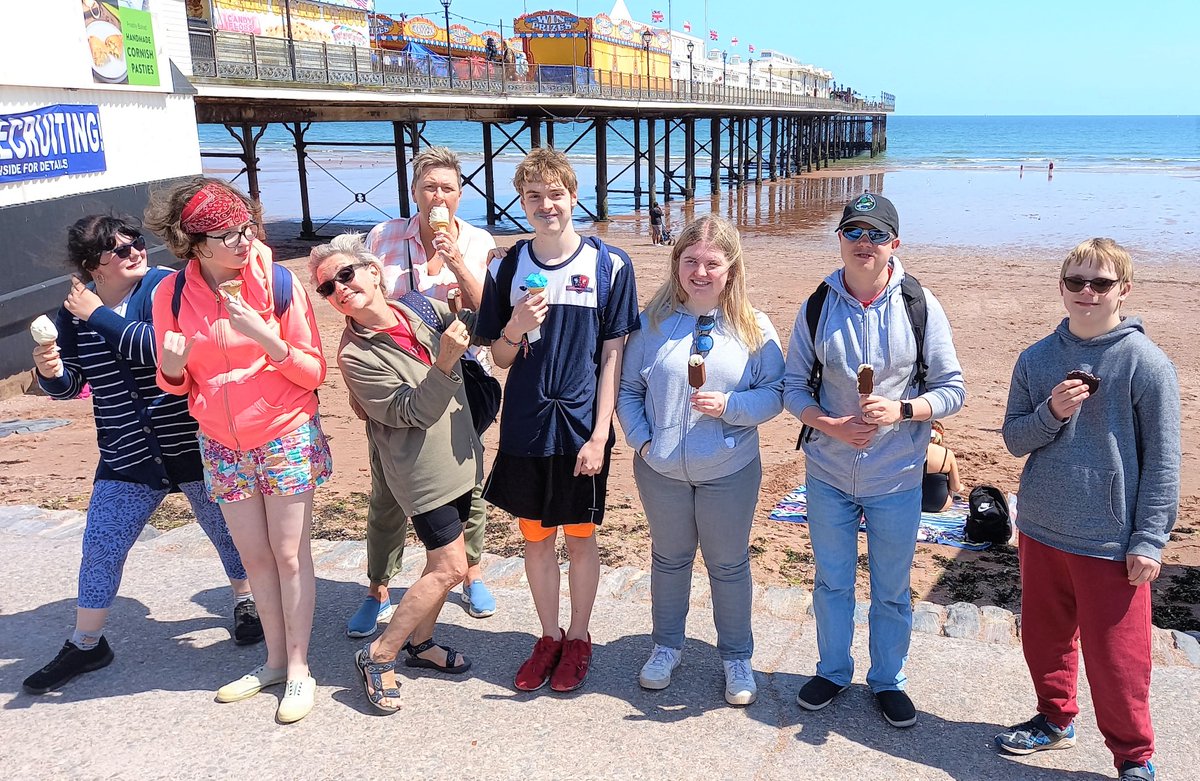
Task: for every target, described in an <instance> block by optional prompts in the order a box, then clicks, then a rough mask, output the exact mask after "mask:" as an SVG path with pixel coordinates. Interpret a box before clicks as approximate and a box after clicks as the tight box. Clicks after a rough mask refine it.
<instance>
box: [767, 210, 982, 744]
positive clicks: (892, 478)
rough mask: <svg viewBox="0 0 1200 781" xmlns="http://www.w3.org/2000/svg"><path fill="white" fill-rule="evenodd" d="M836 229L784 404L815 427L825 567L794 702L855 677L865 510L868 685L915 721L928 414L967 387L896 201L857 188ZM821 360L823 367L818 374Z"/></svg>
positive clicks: (809, 440) (807, 449)
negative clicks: (919, 324)
mask: <svg viewBox="0 0 1200 781" xmlns="http://www.w3.org/2000/svg"><path fill="white" fill-rule="evenodd" d="M837 235H838V246H839V248H840V250H841V258H842V268H840V269H838V270H837V271H834V272H833V273H832V274H830V275H829V276H827V277H826V278H825V285H826V286H827V287H825V288H819V290H824V292H825V293H826V294H827V295H826V296H825V298H824V301H823V306H822V307H821V313H820V315H819V320H818V321H817V331H816V334H815V338H814V339H810V338H809V333H810V332H809V328H808V307H809V306H812V305H813V302H814V298H813V297H810V298H809V299H808V300H807V301H805V303H804V304H803V305H802V306H801V308H800V312H799V313H798V314H797V315H796V322H795V326H794V328H793V329H792V335H793V336H792V340H791V344H790V346H789V348H788V358H787V375H786V377H785V380H784V393H783V401H784V406H785V407H786V408H787V410H788V411H789V412H791V413H792V414H793V415H795V416H796V417H797V418H799V419H800V421H801V423H804V424H805V425H806V426H809V427H811V429H812V432H813V436H811V437H807V436H806V437H804V438H803V439H804V442H803V447H804V461H805V469H806V472H807V474H806V480H805V482H806V485H807V488H808V521H809V523H808V528H809V534H810V536H811V538H812V549H813V557H814V559H815V560H816V565H817V567H816V576H815V579H814V584H813V610H814V613H815V615H816V619H817V652H818V661H817V669H816V674H815V675H814V676H813V677H812V678H811V679H809V681H808V682H807V683H805V684H804V686H803V687H802V688H801V689H800V693H799V696H798V697H797V700H798V702H799V703H800V706H801V707H803V708H806V709H808V710H820V709H821V708H824V707H825V706H827V705H829V703H830V702H832V701H833V699H834V698H835V697H836V696H837V695H838V694H840V693H841V692H843V691H845V690H846V689H847V688H848V687H849V686H850V681H851V680H852V679H853V675H854V658H853V656H851V653H850V648H851V643H852V641H853V639H854V580H855V575H856V571H857V568H858V528H859V521H860V520H861V519H862V517H863V516H866V520H867V524H866V531H867V551H868V555H869V557H870V564H871V566H870V574H871V610H870V615H869V619H868V621H869V625H870V655H871V668H870V669H869V670H868V671H867V685H868V686H869V687H870V688H871V691H872V692H873V693H874V694H875V700H876V702H877V703H878V705H879V708H880V710H881V711H882V713H883V717H884V719H885V720H886V721H887V722H888V723H889V724H891V725H892V726H894V727H910V726H912V725H913V724H916V722H917V712H916V708H915V707H914V706H913V703H912V700H911V699H910V698H909V696H908V694H907V693H906V692H905V691H904V689H905V687H906V685H907V683H908V678H907V676H906V675H905V674H904V665H905V661H906V660H907V658H908V648H909V643H910V641H911V637H912V591H911V588H910V585H911V571H912V562H913V555H914V553H915V550H916V541H917V530H918V528H919V526H920V523H921V480H922V477H923V473H924V469H923V465H924V463H925V451H926V444H927V443H928V442H929V424H928V422H927V421H930V420H933V419H934V418H945V417H948V416H950V415H953V414H954V413H956V412H958V411H959V409H961V408H962V405H963V400H964V398H965V395H966V388H965V385H964V383H963V378H962V369H961V368H960V367H959V363H958V356H957V354H956V353H955V350H954V344H953V342H952V341H951V333H950V323H949V321H948V320H947V318H946V313H945V311H944V310H943V309H942V306H941V304H940V303H939V302H938V300H937V299H936V298H935V297H934V296H933V294H932V293H930V292H929V291H928V290H926V289H924V288H922V287H920V286H918V285H913V284H912V281H909V282H908V283H905V275H906V271H905V268H904V266H902V265H901V263H900V260H899V258H897V257H895V256H894V255H893V254H892V253H893V252H894V251H895V250H896V249H897V248H899V246H900V215H899V214H897V212H896V207H895V206H894V205H893V204H892V202H891V201H889V200H888V199H887V198H884V197H883V196H882V195H877V194H874V193H864V194H862V195H860V196H859V197H857V198H855V199H854V200H853V201H851V202H850V203H848V204H846V207H845V209H843V210H842V219H841V221H840V222H839V223H838V227H837ZM906 284H907V286H909V287H910V288H911V287H917V289H918V290H919V291H920V294H921V295H923V296H924V300H925V309H926V324H925V329H924V330H925V333H924V341H923V344H922V349H923V356H924V361H923V363H924V366H922V365H920V363H919V362H918V360H917V356H918V352H917V341H916V335H915V334H914V332H913V325H912V321H911V320H910V317H909V313H908V311H907V310H908V306H907V305H906V304H905V301H904V295H905V294H904V288H905V286H906ZM818 361H819V362H820V365H821V371H820V373H817V372H814V365H815V364H816V362H818ZM922 369H924V370H925V371H924V376H923V377H922V376H921V370H922ZM818 380H819V384H818Z"/></svg>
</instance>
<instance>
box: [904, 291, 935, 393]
mask: <svg viewBox="0 0 1200 781" xmlns="http://www.w3.org/2000/svg"><path fill="white" fill-rule="evenodd" d="M900 293H901V295H903V296H904V308H905V309H907V310H908V322H909V323H910V324H911V325H912V330H913V336H914V337H915V338H916V341H917V372H916V374H915V376H914V377H913V384H914V385H916V386H917V390H918V391H922V392H923V391H924V390H925V377H926V376H927V375H928V374H929V364H927V363H926V362H925V323H926V322H927V321H928V319H929V311H928V308H927V307H926V304H925V290H924V288H922V287H921V283H920V281H918V280H917V278H916V277H914V276H913V275H912V274H909V273H908V272H905V274H904V279H902V280H900Z"/></svg>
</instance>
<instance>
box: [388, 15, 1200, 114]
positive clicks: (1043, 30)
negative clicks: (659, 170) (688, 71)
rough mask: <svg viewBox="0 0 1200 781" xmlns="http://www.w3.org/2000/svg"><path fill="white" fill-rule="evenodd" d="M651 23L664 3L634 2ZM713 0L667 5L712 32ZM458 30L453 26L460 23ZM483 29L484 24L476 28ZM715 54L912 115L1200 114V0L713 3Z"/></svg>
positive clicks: (696, 30) (492, 18)
mask: <svg viewBox="0 0 1200 781" xmlns="http://www.w3.org/2000/svg"><path fill="white" fill-rule="evenodd" d="M626 4H627V6H628V7H629V11H630V14H631V15H632V16H633V17H634V18H635V19H637V20H639V21H644V22H647V23H648V22H650V13H651V11H653V10H660V11H662V12H663V13H664V14H666V13H667V12H668V3H667V2H666V0H626ZM376 8H377V9H378V10H379V11H381V12H383V13H407V14H409V15H414V14H422V15H425V16H429V17H431V18H434V19H441V18H442V16H441V14H442V6H441V4H440V2H439V0H376ZM611 8H612V3H611V2H599V3H596V2H587V1H586V0H580V2H575V0H565V1H564V0H524V1H523V0H452V3H451V6H450V11H451V14H452V16H458V15H461V16H465V17H469V18H472V19H481V20H488V21H489V22H491V23H492V24H497V23H499V21H500V19H501V18H503V19H504V20H505V28H506V30H505V31H506V32H507V31H508V29H509V28H510V26H511V24H512V19H513V18H514V17H517V16H520V15H521V14H523V13H525V12H526V11H527V10H528V11H538V10H547V9H560V10H566V11H571V12H573V13H574V12H576V10H577V9H578V13H579V15H580V16H594V15H595V14H598V13H608V11H609V10H611ZM704 8H705V3H704V1H703V0H673V2H671V3H670V6H669V10H670V11H671V14H672V18H673V20H674V29H676V30H681V29H682V25H683V22H684V20H685V19H686V20H688V21H690V22H691V23H692V34H693V35H700V36H704V35H705V34H706V31H705V29H704ZM451 21H452V23H453V22H454V21H455V20H453V19H452V20H451ZM468 26H472V27H475V25H468ZM708 26H709V27H710V28H714V29H716V30H717V32H718V33H719V34H720V36H721V40H720V42H718V43H717V44H715V45H717V46H720V47H728V46H729V39H730V37H732V36H737V38H738V46H737V47H736V48H735V49H732V50H731V51H736V52H739V53H741V54H742V55H743V56H745V55H746V54H747V51H746V46H747V45H748V44H751V43H752V44H754V46H755V48H756V49H760V50H761V49H778V50H780V51H782V52H784V53H787V54H791V55H793V56H796V57H799V58H800V59H802V60H804V61H805V62H808V63H811V64H813V65H817V66H819V67H822V68H826V69H828V70H831V71H833V73H834V78H835V79H836V80H837V81H838V83H839V84H843V83H844V84H848V85H850V86H852V87H853V88H854V89H856V90H858V91H859V92H861V93H863V94H866V95H877V94H878V93H879V92H880V91H881V90H882V91H886V92H891V93H893V94H894V95H896V100H897V113H901V114H1196V113H1200V0H1142V2H1128V1H1126V2H1117V1H1115V0H1092V1H1091V2H1084V0H1001V1H1000V2H987V3H985V2H981V1H979V0H957V1H956V2H950V1H949V0H877V2H874V3H853V2H848V3H838V2H824V3H814V2H804V0H710V2H709V3H708Z"/></svg>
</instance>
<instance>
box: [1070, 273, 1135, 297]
mask: <svg viewBox="0 0 1200 781" xmlns="http://www.w3.org/2000/svg"><path fill="white" fill-rule="evenodd" d="M1120 281H1121V280H1119V279H1105V278H1104V277H1097V278H1096V279H1084V278H1083V277H1063V278H1062V283H1063V286H1064V287H1066V288H1067V290H1070V291H1071V292H1072V293H1082V292H1083V289H1084V288H1085V287H1090V288H1091V289H1092V292H1094V293H1096V295H1100V296H1102V295H1104V294H1105V293H1107V292H1108V291H1110V290H1112V289H1113V285H1115V284H1117V283H1118V282H1120Z"/></svg>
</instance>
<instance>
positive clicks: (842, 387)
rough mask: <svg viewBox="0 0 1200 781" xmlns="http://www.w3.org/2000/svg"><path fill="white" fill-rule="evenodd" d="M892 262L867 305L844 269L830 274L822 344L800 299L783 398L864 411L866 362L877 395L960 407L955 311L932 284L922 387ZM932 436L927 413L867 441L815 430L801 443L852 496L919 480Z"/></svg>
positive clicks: (795, 404)
mask: <svg viewBox="0 0 1200 781" xmlns="http://www.w3.org/2000/svg"><path fill="white" fill-rule="evenodd" d="M891 263H892V278H891V280H889V281H888V284H887V287H886V288H884V291H883V292H882V293H880V294H879V296H878V297H877V298H876V299H875V300H874V301H872V302H871V304H870V306H867V307H864V306H863V305H862V303H861V302H860V301H859V300H858V299H856V298H855V297H854V296H853V295H852V294H851V293H850V292H849V291H847V290H846V287H845V284H844V283H843V282H842V272H841V270H840V269H839V270H837V271H835V272H833V273H832V274H830V275H829V276H827V277H826V278H825V281H826V282H827V283H829V288H830V289H829V296H828V297H827V298H826V299H825V307H824V309H823V311H822V313H821V319H820V321H819V322H818V323H817V338H816V344H815V345H814V344H813V342H812V341H810V340H809V338H808V322H807V319H806V317H805V314H804V313H805V310H806V308H807V307H808V301H805V302H804V305H803V306H801V307H800V312H799V313H798V314H797V315H796V324H795V326H794V328H793V329H792V340H791V344H789V345H788V359H787V375H786V377H785V379H784V388H783V405H784V407H785V408H786V409H787V411H788V412H790V413H792V414H793V415H795V416H796V417H797V418H799V417H800V414H801V413H802V412H804V410H806V409H807V408H809V407H814V406H817V407H820V408H822V409H823V410H825V412H826V413H828V414H829V415H831V416H835V417H842V416H847V415H853V416H858V415H861V414H862V408H861V406H860V404H859V395H858V367H859V366H860V365H862V364H864V363H867V364H870V365H871V366H872V367H873V368H874V369H875V395H877V396H883V397H884V398H888V399H893V400H896V401H900V400H905V399H913V398H916V397H917V396H918V395H920V397H921V398H923V399H925V400H926V401H928V402H929V405H930V407H931V408H932V409H933V417H934V419H941V418H946V417H949V416H950V415H953V414H954V413H956V412H958V411H959V410H960V409H962V405H963V400H964V399H965V398H966V385H965V384H964V383H963V376H962V368H961V367H960V366H959V364H958V355H957V354H956V353H955V351H954V342H953V340H952V338H951V333H950V321H949V320H947V319H946V312H945V311H944V310H943V309H942V305H941V304H940V303H939V302H938V300H937V298H935V297H934V295H933V293H931V292H929V290H925V305H926V312H927V315H926V324H925V362H926V364H928V366H929V371H928V374H927V375H926V377H925V389H924V391H923V392H922V391H921V390H920V389H918V388H916V387H915V386H914V384H913V383H914V380H915V377H916V370H917V367H916V361H917V342H916V339H915V338H914V336H913V329H912V323H911V322H910V321H909V319H908V310H907V309H906V308H905V306H904V296H903V295H902V293H901V291H900V281H901V280H902V279H903V278H904V267H903V266H902V265H901V264H900V260H899V258H896V257H893V258H892V260H891ZM814 357H816V358H819V359H820V361H821V364H822V365H823V367H824V369H823V377H822V382H821V392H820V396H821V397H820V399H816V398H814V397H813V392H812V388H811V387H809V384H808V378H809V374H810V373H811V372H812V365H813V359H814ZM928 445H929V421H919V422H918V421H912V420H907V421H900V422H899V423H897V424H895V425H894V426H888V427H886V428H880V429H879V431H878V432H877V433H876V435H875V439H874V440H873V441H872V442H871V444H870V445H868V446H867V447H866V448H863V449H861V450H860V449H857V448H855V447H853V446H851V445H848V444H846V443H845V442H842V441H841V440H838V439H835V438H834V437H831V436H827V435H825V434H822V433H821V432H819V431H818V432H814V434H813V437H812V439H811V440H810V441H808V442H806V443H804V460H805V469H806V471H807V473H808V474H809V475H810V476H812V477H815V478H817V479H818V480H820V481H821V482H823V483H827V484H829V485H831V486H833V487H834V488H836V489H838V490H839V491H842V492H843V493H846V494H848V495H850V496H882V495H883V494H889V493H893V492H896V491H905V490H909V489H912V488H916V487H918V486H919V485H920V484H921V479H922V477H923V476H924V472H925V468H924V465H925V450H926V448H927V447H928Z"/></svg>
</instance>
